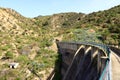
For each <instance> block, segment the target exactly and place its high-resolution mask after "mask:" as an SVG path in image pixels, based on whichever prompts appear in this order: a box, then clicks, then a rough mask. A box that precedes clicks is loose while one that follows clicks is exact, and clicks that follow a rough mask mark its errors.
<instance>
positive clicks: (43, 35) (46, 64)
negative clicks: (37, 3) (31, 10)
mask: <svg viewBox="0 0 120 80" xmlns="http://www.w3.org/2000/svg"><path fill="white" fill-rule="evenodd" d="M55 39H58V40H60V41H61V40H62V41H86V42H97V43H105V44H108V45H117V46H120V5H119V6H116V7H113V8H111V9H109V10H105V11H99V12H93V13H91V14H88V15H86V14H83V13H75V12H70V13H59V14H53V15H49V16H38V17H35V18H32V19H31V18H26V17H24V16H22V15H20V14H19V13H18V12H16V11H14V10H12V9H9V8H0V45H1V46H0V58H1V59H0V79H2V80H4V79H6V80H8V79H9V80H24V79H28V80H34V79H39V78H42V80H46V77H47V76H48V75H49V73H50V72H51V71H52V70H53V68H54V64H55V61H56V60H57V52H56V51H57V49H56V45H55ZM12 62H18V63H19V66H18V68H17V69H10V68H9V64H10V63H12ZM19 75H20V76H19ZM38 75H39V76H38Z"/></svg>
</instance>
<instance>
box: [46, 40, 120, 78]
mask: <svg viewBox="0 0 120 80" xmlns="http://www.w3.org/2000/svg"><path fill="white" fill-rule="evenodd" d="M56 43H57V47H58V54H59V55H60V56H61V63H60V67H59V72H60V73H59V74H60V75H61V79H60V80H120V53H119V51H118V50H116V48H114V47H109V46H106V45H104V44H97V43H93V42H59V41H57V42H56ZM54 75H55V73H54ZM48 80H55V79H54V76H53V77H52V78H51V79H48Z"/></svg>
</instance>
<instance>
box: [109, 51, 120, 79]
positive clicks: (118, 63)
mask: <svg viewBox="0 0 120 80" xmlns="http://www.w3.org/2000/svg"><path fill="white" fill-rule="evenodd" d="M111 62H112V64H111V65H112V80H120V57H119V56H118V55H116V54H115V53H114V52H112V54H111Z"/></svg>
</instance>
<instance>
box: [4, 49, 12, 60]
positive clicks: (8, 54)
mask: <svg viewBox="0 0 120 80" xmlns="http://www.w3.org/2000/svg"><path fill="white" fill-rule="evenodd" d="M5 56H6V57H8V58H11V59H12V58H13V53H12V52H10V51H8V52H7V53H6V54H5Z"/></svg>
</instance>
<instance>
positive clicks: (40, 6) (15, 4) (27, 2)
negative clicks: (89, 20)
mask: <svg viewBox="0 0 120 80" xmlns="http://www.w3.org/2000/svg"><path fill="white" fill-rule="evenodd" d="M119 4H120V0H0V7H5V8H12V9H14V10H16V11H17V12H19V13H20V14H22V15H23V16H26V17H36V16H39V15H52V14H55V13H61V12H82V13H86V14H88V13H91V12H96V11H99V10H106V9H109V8H111V7H114V6H117V5H119Z"/></svg>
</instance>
